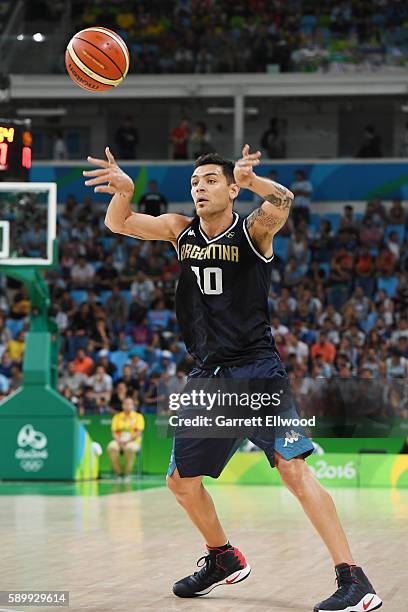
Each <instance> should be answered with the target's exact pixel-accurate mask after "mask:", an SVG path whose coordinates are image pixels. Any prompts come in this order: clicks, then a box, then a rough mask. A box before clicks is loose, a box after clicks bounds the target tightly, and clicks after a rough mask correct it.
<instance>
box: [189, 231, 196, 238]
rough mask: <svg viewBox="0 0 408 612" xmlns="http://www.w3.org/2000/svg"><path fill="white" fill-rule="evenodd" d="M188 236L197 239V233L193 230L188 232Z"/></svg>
mask: <svg viewBox="0 0 408 612" xmlns="http://www.w3.org/2000/svg"><path fill="white" fill-rule="evenodd" d="M187 236H194V237H196V235H195V231H194V230H193V229H191V230H189V231H188V232H187Z"/></svg>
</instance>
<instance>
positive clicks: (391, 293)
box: [377, 276, 398, 298]
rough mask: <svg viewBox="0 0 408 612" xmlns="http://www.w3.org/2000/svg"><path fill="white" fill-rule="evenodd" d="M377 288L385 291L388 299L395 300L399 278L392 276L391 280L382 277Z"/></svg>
mask: <svg viewBox="0 0 408 612" xmlns="http://www.w3.org/2000/svg"><path fill="white" fill-rule="evenodd" d="M377 287H378V289H383V291H385V293H386V294H387V295H388V297H390V298H393V297H395V295H396V293H397V287H398V277H397V276H391V278H383V277H380V278H379V279H378V284H377Z"/></svg>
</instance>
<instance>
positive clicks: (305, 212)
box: [290, 170, 313, 227]
mask: <svg viewBox="0 0 408 612" xmlns="http://www.w3.org/2000/svg"><path fill="white" fill-rule="evenodd" d="M290 189H291V191H292V192H293V194H294V196H295V200H294V202H293V221H294V224H295V227H297V225H298V223H299V221H300V220H301V219H305V220H306V222H307V223H309V216H310V210H309V209H310V202H311V195H312V193H313V186H312V183H311V182H310V181H308V180H307V178H306V174H305V173H304V171H303V170H296V172H295V180H294V182H293V183H292V184H291V186H290Z"/></svg>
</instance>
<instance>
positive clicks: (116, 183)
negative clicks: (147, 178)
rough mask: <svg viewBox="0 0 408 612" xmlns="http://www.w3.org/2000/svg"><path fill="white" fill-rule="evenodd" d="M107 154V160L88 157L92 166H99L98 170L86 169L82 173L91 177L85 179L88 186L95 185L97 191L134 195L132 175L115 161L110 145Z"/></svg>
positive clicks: (106, 150)
mask: <svg viewBox="0 0 408 612" xmlns="http://www.w3.org/2000/svg"><path fill="white" fill-rule="evenodd" d="M105 154H106V158H107V161H106V160H104V159H96V158H95V157H88V158H87V160H88V162H89V163H90V164H92V166H98V169H97V170H84V172H83V173H82V174H83V175H84V176H86V177H91V178H89V179H88V180H87V181H85V185H87V186H88V187H94V191H95V192H96V193H110V194H112V195H114V194H115V193H122V194H123V195H126V196H129V197H132V195H133V191H134V188H135V187H134V184H133V181H132V179H131V178H130V176H128V175H127V174H125V172H123V170H121V169H120V168H119V166H118V164H117V163H116V161H115V158H114V157H113V155H112V153H111V152H110V150H109V147H106V149H105Z"/></svg>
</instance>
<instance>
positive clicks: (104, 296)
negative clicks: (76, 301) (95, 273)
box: [99, 291, 112, 306]
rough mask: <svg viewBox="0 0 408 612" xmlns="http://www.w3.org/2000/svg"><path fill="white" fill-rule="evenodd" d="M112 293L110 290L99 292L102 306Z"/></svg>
mask: <svg viewBox="0 0 408 612" xmlns="http://www.w3.org/2000/svg"><path fill="white" fill-rule="evenodd" d="M111 295H112V291H101V292H100V294H99V298H100V300H101V302H102V306H105V304H106V302H107V300H108V298H109V297H110V296H111Z"/></svg>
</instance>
